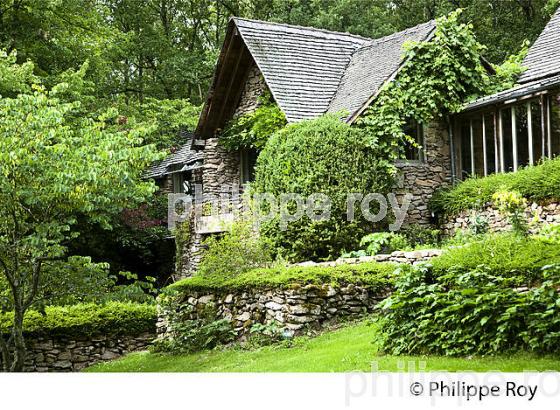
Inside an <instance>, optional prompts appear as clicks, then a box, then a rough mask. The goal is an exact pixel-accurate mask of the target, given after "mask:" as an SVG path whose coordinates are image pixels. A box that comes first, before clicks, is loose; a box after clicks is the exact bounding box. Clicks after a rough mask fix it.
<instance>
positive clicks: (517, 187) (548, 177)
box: [430, 157, 560, 215]
mask: <svg viewBox="0 0 560 410" xmlns="http://www.w3.org/2000/svg"><path fill="white" fill-rule="evenodd" d="M502 190H508V191H517V192H519V193H520V194H521V195H522V196H523V197H524V198H527V199H528V200H532V201H546V200H556V199H560V157H558V158H555V159H551V160H544V161H543V162H542V163H540V164H539V165H534V166H528V167H526V168H522V169H520V170H519V171H517V172H513V173H507V174H494V175H490V176H487V177H484V178H471V179H468V180H466V181H464V182H462V183H460V184H459V185H457V186H456V187H454V188H450V189H444V190H441V191H439V192H437V193H436V194H435V195H434V196H433V197H432V200H431V201H430V207H431V209H432V210H433V211H435V212H436V213H438V214H447V215H454V214H457V213H459V212H460V211H463V210H467V209H474V208H479V207H480V206H482V205H484V204H486V203H489V202H491V201H492V196H493V195H494V194H495V193H496V192H498V191H502Z"/></svg>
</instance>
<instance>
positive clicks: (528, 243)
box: [431, 233, 560, 284]
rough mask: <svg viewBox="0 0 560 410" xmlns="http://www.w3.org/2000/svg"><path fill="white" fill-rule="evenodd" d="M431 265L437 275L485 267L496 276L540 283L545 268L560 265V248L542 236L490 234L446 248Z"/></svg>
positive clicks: (522, 282)
mask: <svg viewBox="0 0 560 410" xmlns="http://www.w3.org/2000/svg"><path fill="white" fill-rule="evenodd" d="M431 263H432V265H433V269H434V272H436V273H437V274H438V275H443V274H445V273H446V272H450V271H454V272H458V271H461V272H467V271H473V270H475V269H476V268H477V267H478V266H480V265H484V266H487V267H488V268H489V269H491V270H492V272H493V273H494V274H496V275H501V276H504V277H510V278H512V279H514V280H515V281H517V282H518V283H519V284H526V283H527V282H531V283H532V282H534V281H538V279H539V277H540V274H539V272H540V269H541V268H542V267H543V266H546V265H550V264H555V263H560V248H558V247H557V246H555V245H554V244H552V243H547V241H546V240H545V241H543V240H542V239H541V237H539V236H529V237H523V236H518V235H515V234H512V233H501V234H487V235H484V236H481V237H478V238H477V237H474V238H471V242H470V243H468V244H465V245H462V246H457V247H454V248H450V249H447V250H446V251H445V253H444V254H443V255H442V256H440V257H438V258H435V259H432V261H431Z"/></svg>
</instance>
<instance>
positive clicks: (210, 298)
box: [198, 295, 214, 305]
mask: <svg viewBox="0 0 560 410" xmlns="http://www.w3.org/2000/svg"><path fill="white" fill-rule="evenodd" d="M213 301H214V295H206V296H202V297H200V298H198V303H200V304H202V305H207V304H208V303H210V302H213Z"/></svg>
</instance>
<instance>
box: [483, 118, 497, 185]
mask: <svg viewBox="0 0 560 410" xmlns="http://www.w3.org/2000/svg"><path fill="white" fill-rule="evenodd" d="M484 122H485V127H486V166H487V169H488V174H494V173H496V172H498V167H497V164H496V152H497V150H496V141H495V140H494V137H495V129H494V115H493V114H485V115H484Z"/></svg>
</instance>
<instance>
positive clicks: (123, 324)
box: [0, 302, 157, 338]
mask: <svg viewBox="0 0 560 410" xmlns="http://www.w3.org/2000/svg"><path fill="white" fill-rule="evenodd" d="M156 318H157V312H156V307H155V306H154V305H149V304H139V303H131V302H108V303H106V304H103V305H99V304H94V303H79V304H75V305H71V306H47V307H46V308H45V310H44V311H43V312H37V311H35V310H29V311H28V312H27V313H26V315H25V319H24V322H23V331H24V332H25V334H26V335H28V336H31V335H33V336H48V337H56V336H63V337H67V338H72V337H78V338H79V337H85V336H92V335H123V336H125V335H130V336H134V335H138V334H140V333H144V332H152V333H153V332H155V328H156ZM12 326H13V314H12V313H2V314H1V315H0V329H1V330H2V333H4V334H8V333H9V332H10V331H11V327H12Z"/></svg>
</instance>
